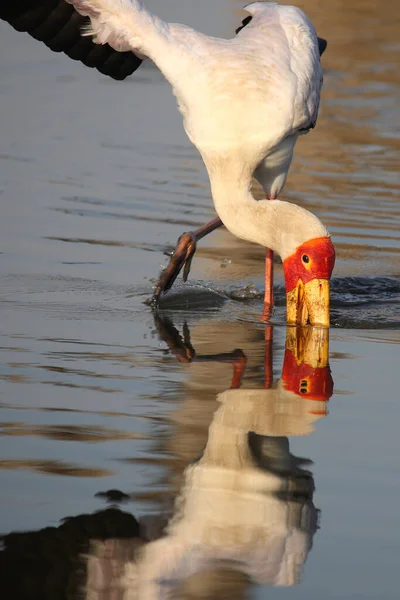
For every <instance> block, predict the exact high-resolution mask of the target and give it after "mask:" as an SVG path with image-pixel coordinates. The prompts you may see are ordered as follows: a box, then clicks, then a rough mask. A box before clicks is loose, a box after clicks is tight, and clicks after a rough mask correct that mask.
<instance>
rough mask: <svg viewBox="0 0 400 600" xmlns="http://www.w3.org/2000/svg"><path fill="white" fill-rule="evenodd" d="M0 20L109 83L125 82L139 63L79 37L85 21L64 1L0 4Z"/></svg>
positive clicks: (8, 0)
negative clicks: (90, 68)
mask: <svg viewBox="0 0 400 600" xmlns="http://www.w3.org/2000/svg"><path fill="white" fill-rule="evenodd" d="M0 18H1V19H3V20H4V21H7V22H8V23H10V25H12V26H13V27H14V29H16V30H17V31H26V32H28V33H29V34H30V35H31V36H32V37H34V38H36V39H37V40H39V41H41V42H44V43H45V44H46V46H48V47H49V48H50V50H53V52H64V53H65V54H66V55H67V56H69V57H70V58H72V59H73V60H79V61H81V62H82V63H83V64H84V65H86V66H87V67H94V68H95V69H97V70H98V71H100V73H103V74H104V75H108V76H109V77H112V78H113V79H118V80H122V79H125V78H126V77H128V76H129V75H131V74H132V73H133V72H134V71H136V69H138V68H139V67H140V65H141V63H142V60H141V59H140V58H138V57H137V56H136V55H135V54H133V52H117V51H116V50H114V49H113V48H111V47H110V46H109V45H108V44H104V45H103V46H99V45H97V44H95V43H94V42H93V41H92V38H91V37H82V36H81V30H82V27H83V26H84V25H85V24H86V22H87V18H86V17H83V16H82V15H80V14H79V13H78V12H77V11H76V10H75V9H74V7H73V6H72V5H71V4H67V3H66V2H64V0H13V1H12V0H3V1H2V2H1V1H0Z"/></svg>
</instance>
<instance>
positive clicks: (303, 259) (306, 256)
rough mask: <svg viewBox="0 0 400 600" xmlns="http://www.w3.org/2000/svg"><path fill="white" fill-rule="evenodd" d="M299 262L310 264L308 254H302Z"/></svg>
mask: <svg viewBox="0 0 400 600" xmlns="http://www.w3.org/2000/svg"><path fill="white" fill-rule="evenodd" d="M301 260H302V261H303V263H305V264H307V263H309V262H310V257H309V256H308V254H303V256H302V257H301Z"/></svg>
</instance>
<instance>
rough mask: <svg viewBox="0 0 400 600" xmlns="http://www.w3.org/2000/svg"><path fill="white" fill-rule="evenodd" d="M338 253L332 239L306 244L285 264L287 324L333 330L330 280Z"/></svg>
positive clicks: (326, 237)
mask: <svg viewBox="0 0 400 600" xmlns="http://www.w3.org/2000/svg"><path fill="white" fill-rule="evenodd" d="M334 265H335V249H334V247H333V244H332V241H331V238H330V237H329V236H328V235H324V236H323V237H317V238H314V239H310V240H308V241H306V242H303V243H302V244H301V245H300V246H298V247H297V248H296V250H295V251H294V252H293V253H292V254H291V255H290V256H288V257H287V258H286V259H285V260H284V261H283V270H284V274H285V285H286V303H287V322H288V323H291V324H298V325H306V324H307V322H310V323H311V325H323V326H326V327H329V280H330V278H331V275H332V271H333V267H334Z"/></svg>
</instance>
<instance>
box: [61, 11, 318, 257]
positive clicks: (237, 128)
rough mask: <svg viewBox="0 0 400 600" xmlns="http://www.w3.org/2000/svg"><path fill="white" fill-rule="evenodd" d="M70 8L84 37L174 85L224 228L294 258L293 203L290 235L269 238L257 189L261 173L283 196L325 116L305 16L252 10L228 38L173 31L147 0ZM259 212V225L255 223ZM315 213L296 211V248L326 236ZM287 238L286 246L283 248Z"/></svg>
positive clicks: (271, 193) (314, 44)
mask: <svg viewBox="0 0 400 600" xmlns="http://www.w3.org/2000/svg"><path fill="white" fill-rule="evenodd" d="M67 1H68V2H70V3H71V4H73V5H74V6H75V8H76V9H77V10H78V11H79V12H80V13H81V14H83V15H87V16H89V17H90V20H91V27H90V29H88V30H86V31H85V35H89V34H90V35H93V36H94V41H95V42H96V43H99V44H105V43H108V44H110V45H111V46H112V47H113V48H115V49H116V50H120V51H126V50H132V51H133V52H135V53H139V54H140V55H141V56H148V57H150V58H151V59H152V60H153V61H154V62H155V63H156V64H157V66H158V67H159V68H160V70H161V71H162V72H163V74H164V76H165V77H166V78H167V79H168V81H169V82H170V83H171V85H172V88H173V92H174V94H175V96H176V98H177V102H178V106H179V109H180V111H181V113H182V115H183V118H184V126H185V130H186V132H187V134H188V136H189V138H190V140H191V141H192V142H193V144H194V145H195V146H196V147H197V148H198V150H199V151H200V153H201V155H202V157H203V159H204V162H205V164H206V167H207V169H208V172H209V175H210V181H211V187H212V192H213V199H214V203H215V207H216V210H217V212H218V214H219V216H220V217H221V219H222V221H223V222H224V224H225V225H226V227H228V229H230V230H231V231H232V232H234V233H235V234H236V235H239V236H240V237H243V238H244V239H248V240H250V241H254V242H257V243H263V244H264V245H266V246H268V247H271V248H272V249H274V250H276V251H277V252H279V254H280V255H281V256H282V257H283V256H284V255H286V254H287V249H288V247H290V249H292V247H293V244H292V243H288V240H289V238H290V235H289V234H290V231H288V225H287V223H283V222H281V221H279V218H281V219H283V217H279V215H280V212H282V214H284V215H285V217H284V218H285V219H287V218H288V217H289V220H290V210H292V209H291V208H290V207H291V205H289V208H286V207H282V211H279V210H277V209H275V210H274V214H275V218H276V219H278V221H277V222H276V223H275V229H276V228H277V227H278V228H279V227H283V228H284V229H285V230H286V234H285V235H281V236H278V235H276V232H275V233H274V232H272V233H271V232H270V233H269V235H266V223H267V222H269V221H270V219H269V218H267V213H269V214H271V210H272V207H271V208H268V205H267V203H263V204H265V207H264V206H263V213H266V216H265V218H264V217H263V216H262V214H261V213H260V208H261V206H260V207H258V209H256V207H255V205H256V201H255V200H254V198H253V197H252V196H251V194H250V192H249V187H250V181H251V177H252V175H253V173H254V172H255V175H256V177H257V178H258V179H259V180H260V182H261V184H262V185H263V187H264V189H265V192H266V194H267V197H269V198H276V197H277V196H278V194H279V193H280V191H281V189H282V187H283V185H284V183H285V180H286V176H287V172H288V170H289V166H290V163H291V160H292V154H293V148H294V144H295V142H296V140H297V137H298V135H299V130H301V129H305V128H309V127H310V126H311V125H313V124H314V123H315V121H316V119H317V116H318V106H319V95H320V88H321V84H322V72H321V66H320V60H319V49H318V41H317V37H316V33H315V30H314V28H313V26H312V24H311V22H310V21H309V19H308V18H307V17H306V15H305V14H304V13H303V12H302V11H301V10H300V9H298V8H295V7H293V6H280V5H279V4H277V3H269V2H254V3H251V4H249V5H247V6H246V10H247V11H248V12H249V13H250V14H251V15H252V16H253V18H252V21H251V22H250V23H249V25H247V27H245V28H244V29H242V30H241V32H240V34H239V35H238V36H236V37H235V38H233V39H231V40H224V39H219V38H212V37H208V36H205V35H203V34H201V33H198V32H197V31H195V30H193V29H191V28H190V27H186V26H184V25H179V24H169V23H166V22H164V21H162V20H161V19H159V18H158V17H156V16H155V15H152V14H151V13H150V12H149V11H148V10H147V9H146V8H145V7H144V5H143V3H142V2H141V1H139V0H67ZM238 190H240V193H238ZM246 211H247V213H246ZM255 212H257V222H252V223H251V222H250V219H254V218H255V214H254V213H255ZM238 215H240V219H239V217H238ZM307 215H309V213H308V212H307V211H302V212H301V214H300V213H299V212H298V211H296V210H295V209H293V219H295V218H296V219H300V221H301V223H300V224H299V223H297V222H296V223H295V224H294V225H293V229H294V230H295V235H294V233H293V239H296V242H298V241H299V239H300V240H301V241H306V240H307V239H311V235H313V236H314V237H318V233H320V235H326V230H325V228H324V227H323V226H322V224H320V230H319V232H318V231H317V229H318V227H316V221H318V220H317V219H316V218H315V217H313V216H312V215H311V216H312V219H310V218H308V216H307ZM318 223H319V221H318ZM273 229H274V228H273ZM289 229H290V228H289ZM314 234H316V235H314ZM272 238H274V239H272ZM303 238H304V239H303ZM282 240H286V242H285V243H286V244H287V245H288V246H287V247H285V248H283V247H281V244H282V243H283V241H282Z"/></svg>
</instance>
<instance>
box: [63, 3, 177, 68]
mask: <svg viewBox="0 0 400 600" xmlns="http://www.w3.org/2000/svg"><path fill="white" fill-rule="evenodd" d="M66 1H67V2H69V4H72V5H73V6H74V7H75V9H76V10H77V11H78V12H79V13H80V14H82V15H85V16H88V17H90V24H89V25H88V27H87V28H86V30H85V31H83V32H82V34H83V35H92V36H93V41H94V42H95V43H96V44H106V43H108V44H109V45H110V46H111V47H112V48H114V50H117V51H119V52H126V51H129V50H130V51H132V52H135V54H138V53H139V54H141V55H142V57H144V56H149V57H150V58H153V56H152V55H153V54H154V52H155V53H156V54H157V47H159V49H160V50H161V48H160V46H162V45H163V42H164V43H165V42H166V41H167V39H168V34H169V25H168V23H165V22H164V21H162V19H159V18H158V17H156V16H155V15H152V14H151V13H150V12H149V11H148V10H147V9H146V8H145V7H144V6H143V3H142V2H141V0H66Z"/></svg>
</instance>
